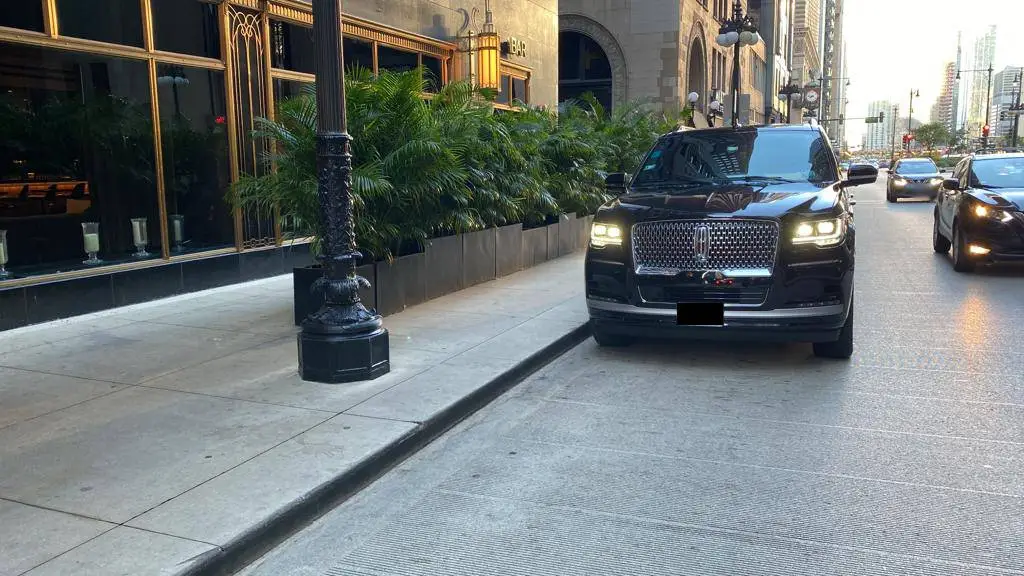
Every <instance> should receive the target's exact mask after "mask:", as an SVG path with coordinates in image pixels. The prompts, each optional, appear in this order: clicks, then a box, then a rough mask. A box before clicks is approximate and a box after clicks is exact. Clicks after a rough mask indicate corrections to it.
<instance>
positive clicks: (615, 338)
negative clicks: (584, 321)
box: [593, 328, 633, 348]
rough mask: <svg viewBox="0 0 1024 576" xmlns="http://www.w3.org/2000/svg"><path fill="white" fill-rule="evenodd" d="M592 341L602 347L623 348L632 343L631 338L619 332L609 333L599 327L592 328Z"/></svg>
mask: <svg viewBox="0 0 1024 576" xmlns="http://www.w3.org/2000/svg"><path fill="white" fill-rule="evenodd" d="M593 336H594V342H597V345H598V346H600V347H602V348H623V347H625V346H629V345H630V344H632V343H633V339H632V338H630V337H628V336H623V335H621V334H610V333H608V332H605V331H604V330H601V329H599V328H594V329H593Z"/></svg>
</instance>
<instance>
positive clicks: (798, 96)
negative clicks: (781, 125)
mask: <svg viewBox="0 0 1024 576" xmlns="http://www.w3.org/2000/svg"><path fill="white" fill-rule="evenodd" d="M779 100H783V101H785V102H786V124H789V123H791V121H792V120H791V118H792V117H793V110H792V105H793V104H796V105H797V106H799V105H800V102H801V101H803V90H801V89H800V87H799V86H797V85H796V83H795V82H793V81H792V80H790V81H789V82H788V83H787V84H786V85H785V86H783V87H782V88H780V89H779Z"/></svg>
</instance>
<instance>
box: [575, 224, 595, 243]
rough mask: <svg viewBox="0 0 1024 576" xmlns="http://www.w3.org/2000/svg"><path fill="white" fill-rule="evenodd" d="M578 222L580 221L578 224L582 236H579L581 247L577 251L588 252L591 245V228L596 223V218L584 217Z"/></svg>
mask: <svg viewBox="0 0 1024 576" xmlns="http://www.w3.org/2000/svg"><path fill="white" fill-rule="evenodd" d="M578 220H579V222H578V224H579V228H580V231H579V232H580V236H579V238H580V239H579V245H578V246H577V248H576V249H577V250H586V248H587V245H588V244H590V227H591V225H593V223H594V217H593V216H584V217H582V218H579V219H578Z"/></svg>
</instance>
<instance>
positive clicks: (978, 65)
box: [962, 26, 998, 138]
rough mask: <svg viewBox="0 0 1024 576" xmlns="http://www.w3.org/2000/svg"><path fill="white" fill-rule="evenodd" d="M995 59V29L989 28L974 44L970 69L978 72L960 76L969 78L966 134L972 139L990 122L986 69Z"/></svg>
mask: <svg viewBox="0 0 1024 576" xmlns="http://www.w3.org/2000/svg"><path fill="white" fill-rule="evenodd" d="M995 57H996V27H995V26H989V29H988V32H986V33H985V34H984V35H982V36H981V37H980V38H978V39H977V40H976V41H975V42H974V54H973V59H972V61H971V63H970V69H972V70H979V71H978V72H971V73H970V74H964V75H962V76H968V75H969V76H970V87H969V88H968V105H967V125H966V128H967V133H968V134H969V135H970V136H971V137H974V138H977V137H979V136H981V127H982V126H984V125H985V124H988V123H990V122H991V118H986V117H985V110H986V109H988V105H989V101H988V99H989V93H988V90H989V88H988V72H984V71H983V70H985V69H987V68H988V67H989V66H991V65H992V63H993V62H994V61H995ZM997 118H998V116H997Z"/></svg>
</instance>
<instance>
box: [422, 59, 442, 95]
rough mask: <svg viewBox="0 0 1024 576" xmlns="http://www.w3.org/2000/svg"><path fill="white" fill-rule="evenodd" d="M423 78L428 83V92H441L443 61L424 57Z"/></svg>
mask: <svg viewBox="0 0 1024 576" xmlns="http://www.w3.org/2000/svg"><path fill="white" fill-rule="evenodd" d="M423 77H424V79H425V80H426V81H427V92H430V93H432V94H436V93H437V92H438V91H440V90H441V78H442V76H441V60H440V59H439V58H434V57H432V56H426V55H425V56H423Z"/></svg>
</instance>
